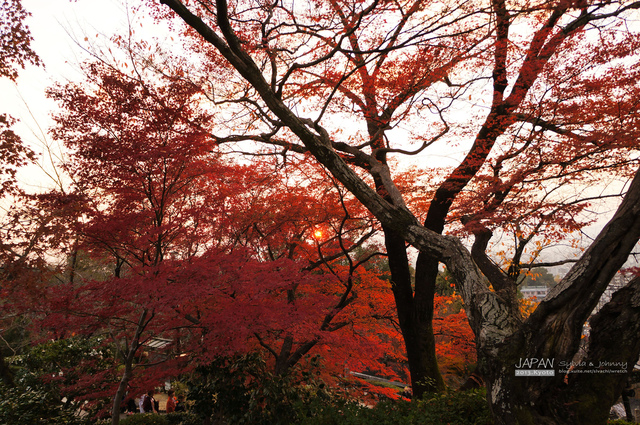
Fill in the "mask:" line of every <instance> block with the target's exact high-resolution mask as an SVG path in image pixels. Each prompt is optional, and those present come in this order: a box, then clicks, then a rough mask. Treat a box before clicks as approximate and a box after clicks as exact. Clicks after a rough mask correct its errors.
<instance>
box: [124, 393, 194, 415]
mask: <svg viewBox="0 0 640 425" xmlns="http://www.w3.org/2000/svg"><path fill="white" fill-rule="evenodd" d="M155 394H156V393H155V391H154V390H150V391H149V392H147V393H146V394H142V395H141V396H140V398H139V399H138V405H137V406H136V401H135V399H133V398H130V399H129V401H128V402H127V405H126V413H128V414H134V413H137V412H140V413H160V402H159V401H158V400H156V398H155V397H154V396H155ZM184 411H186V406H185V398H184V395H182V394H181V395H179V396H177V397H176V394H175V391H174V390H169V391H168V392H167V403H166V407H165V412H166V413H173V412H184Z"/></svg>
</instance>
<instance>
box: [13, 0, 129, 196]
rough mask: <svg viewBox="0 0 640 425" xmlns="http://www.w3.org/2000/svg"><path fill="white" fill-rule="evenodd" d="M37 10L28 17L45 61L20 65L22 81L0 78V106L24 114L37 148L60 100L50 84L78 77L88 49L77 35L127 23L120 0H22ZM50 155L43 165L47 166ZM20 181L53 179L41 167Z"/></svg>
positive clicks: (39, 183) (26, 133) (36, 184)
mask: <svg viewBox="0 0 640 425" xmlns="http://www.w3.org/2000/svg"><path fill="white" fill-rule="evenodd" d="M22 3H23V6H24V7H25V9H27V10H28V11H29V12H31V14H32V16H31V17H30V18H29V19H28V21H27V23H28V25H29V28H30V29H31V33H32V35H33V38H34V41H33V45H32V47H33V49H34V50H35V51H36V53H37V54H38V55H39V56H40V58H41V59H42V61H43V62H44V64H45V67H44V68H37V67H34V66H29V67H27V69H25V70H23V71H21V73H20V76H19V78H18V81H17V84H14V83H12V82H11V81H9V80H8V79H2V80H0V93H1V94H2V95H1V96H0V111H1V112H3V113H9V114H10V115H12V116H13V117H14V118H18V119H19V120H20V124H19V125H17V126H16V127H15V130H16V131H17V132H18V133H19V134H20V136H21V137H22V138H23V140H24V141H25V143H26V144H28V145H29V146H31V147H32V149H34V150H35V151H36V152H38V153H40V154H42V153H43V152H44V149H43V142H45V138H44V136H43V134H42V132H45V131H46V128H47V127H49V126H50V124H51V121H50V119H49V116H50V113H51V111H52V110H53V108H55V103H53V102H52V101H50V100H48V99H46V97H45V89H46V88H47V87H49V86H51V85H52V84H53V83H55V82H57V81H65V80H68V79H77V78H79V77H80V74H79V73H78V71H77V65H76V64H77V63H79V62H80V61H82V60H83V58H84V57H85V56H84V53H83V51H82V49H81V48H80V47H79V46H78V45H77V44H76V43H75V41H74V40H84V37H89V36H90V37H93V38H95V37H96V34H103V35H104V36H108V35H111V34H113V33H115V32H118V31H121V30H123V29H126V28H127V13H126V8H125V6H123V3H122V2H121V1H119V0H101V1H96V0H78V1H74V2H71V1H70V0H23V2H22ZM46 157H47V155H44V156H43V159H42V161H43V165H44V166H45V167H48V165H47V161H46ZM19 178H20V181H21V183H22V184H23V185H25V186H26V187H30V188H32V189H33V190H38V188H40V187H43V186H45V187H46V186H49V185H50V184H51V182H50V180H49V179H48V178H47V177H46V175H45V174H44V173H42V172H41V171H40V170H38V168H37V167H29V168H28V169H27V170H25V171H22V172H21V173H20V174H19Z"/></svg>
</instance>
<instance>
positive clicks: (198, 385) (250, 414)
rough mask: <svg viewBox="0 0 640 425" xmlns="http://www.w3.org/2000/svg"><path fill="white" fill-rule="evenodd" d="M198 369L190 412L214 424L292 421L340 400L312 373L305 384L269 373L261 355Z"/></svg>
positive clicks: (265, 424) (266, 424)
mask: <svg viewBox="0 0 640 425" xmlns="http://www.w3.org/2000/svg"><path fill="white" fill-rule="evenodd" d="M198 372H199V375H198V378H197V379H193V380H192V381H191V382H189V400H190V402H191V403H192V408H191V410H192V412H194V413H195V414H197V415H198V416H199V417H200V418H202V419H209V420H213V422H214V423H221V424H233V425H242V424H246V425H291V424H296V423H299V422H300V420H301V418H304V417H309V416H315V415H317V414H318V412H320V411H321V410H322V409H323V408H324V406H325V405H327V404H333V403H334V402H335V400H337V399H338V397H336V396H335V395H334V394H333V393H331V392H329V391H327V390H326V387H325V386H324V385H323V384H322V383H321V382H320V383H314V382H313V381H312V380H311V379H310V377H309V376H306V378H307V379H308V380H307V382H306V383H302V382H300V381H296V380H295V379H293V378H291V377H287V376H284V377H283V376H276V375H274V374H272V373H270V372H269V371H268V370H267V367H266V365H265V363H264V361H263V360H262V359H261V358H260V357H259V356H258V355H245V356H237V357H231V358H218V359H216V360H215V361H214V362H212V363H211V364H210V365H209V366H206V367H200V368H198ZM307 375H308V374H307Z"/></svg>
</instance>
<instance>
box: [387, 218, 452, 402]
mask: <svg viewBox="0 0 640 425" xmlns="http://www.w3.org/2000/svg"><path fill="white" fill-rule="evenodd" d="M384 234H385V244H386V248H387V255H388V258H389V268H390V270H391V282H392V290H393V295H394V299H395V302H396V310H397V312H398V321H399V322H400V330H401V331H402V337H403V339H404V344H405V348H406V350H407V359H408V362H409V373H410V374H411V387H412V390H413V395H414V397H413V399H415V400H417V399H420V398H421V397H422V396H423V395H424V394H425V393H432V392H439V391H443V390H444V388H445V385H444V381H443V380H442V375H441V374H440V369H439V367H438V360H437V358H436V349H435V338H434V336H433V324H432V320H433V294H434V291H433V287H435V284H434V285H433V287H431V288H425V286H428V285H427V283H426V281H425V279H424V278H420V277H418V276H419V273H425V272H426V270H422V269H421V268H420V267H418V270H416V284H415V295H414V289H413V287H412V284H411V273H410V269H409V258H408V256H407V249H406V246H405V241H404V239H402V238H401V237H399V236H398V234H397V233H396V232H394V231H393V230H391V229H389V228H386V227H385V228H384ZM436 273H437V268H436ZM434 282H435V278H434Z"/></svg>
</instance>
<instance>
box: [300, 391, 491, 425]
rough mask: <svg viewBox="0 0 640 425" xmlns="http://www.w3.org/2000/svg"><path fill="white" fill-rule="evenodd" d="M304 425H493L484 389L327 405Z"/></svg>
mask: <svg viewBox="0 0 640 425" xmlns="http://www.w3.org/2000/svg"><path fill="white" fill-rule="evenodd" d="M301 423H302V424H303V425H369V424H376V425H441V424H449V425H490V424H492V423H493V421H492V420H491V415H490V414H489V408H488V407H487V402H486V399H485V393H484V390H481V391H478V390H473V391H465V392H454V393H445V394H439V395H435V396H433V397H432V398H430V399H427V400H419V401H414V402H407V401H386V402H382V403H378V404H377V405H376V406H375V407H373V408H367V407H365V406H360V405H357V404H354V403H345V404H343V405H342V406H340V405H330V406H325V408H324V409H322V411H321V412H319V414H317V415H315V416H312V417H306V418H303V420H302V422H301Z"/></svg>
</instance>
